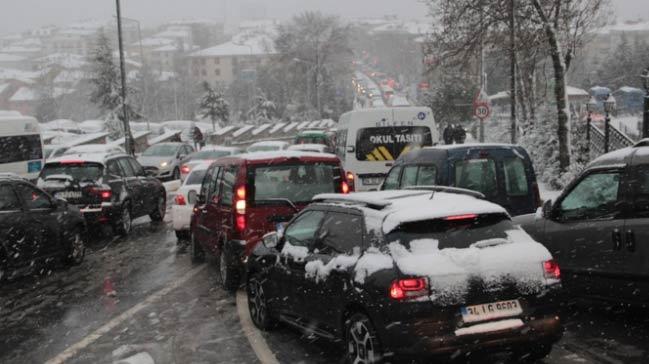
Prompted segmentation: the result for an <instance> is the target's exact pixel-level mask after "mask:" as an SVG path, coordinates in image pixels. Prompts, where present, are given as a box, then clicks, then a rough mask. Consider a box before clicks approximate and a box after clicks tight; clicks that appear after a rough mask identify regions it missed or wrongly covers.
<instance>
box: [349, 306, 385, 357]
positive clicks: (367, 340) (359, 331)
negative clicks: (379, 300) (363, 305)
mask: <svg viewBox="0 0 649 364" xmlns="http://www.w3.org/2000/svg"><path fill="white" fill-rule="evenodd" d="M382 362H383V351H382V350H381V344H380V342H379V338H378V336H377V333H376V330H375V329H374V325H373V324H372V321H371V320H370V318H369V317H367V315H365V314H363V313H355V314H353V315H352V316H351V317H350V318H349V320H347V325H346V327H345V363H347V364H352V363H366V364H378V363H382Z"/></svg>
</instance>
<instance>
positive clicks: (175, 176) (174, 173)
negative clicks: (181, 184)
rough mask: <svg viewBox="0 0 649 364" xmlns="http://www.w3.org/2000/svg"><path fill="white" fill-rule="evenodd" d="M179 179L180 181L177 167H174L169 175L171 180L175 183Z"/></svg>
mask: <svg viewBox="0 0 649 364" xmlns="http://www.w3.org/2000/svg"><path fill="white" fill-rule="evenodd" d="M179 179H180V170H179V169H178V167H176V168H174V172H173V174H172V175H171V180H172V181H176V180H179Z"/></svg>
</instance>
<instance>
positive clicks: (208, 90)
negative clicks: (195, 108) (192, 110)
mask: <svg viewBox="0 0 649 364" xmlns="http://www.w3.org/2000/svg"><path fill="white" fill-rule="evenodd" d="M203 89H204V94H203V97H202V98H201V102H200V105H199V108H200V110H201V113H202V116H203V117H204V118H209V119H210V120H211V121H212V130H216V125H217V121H218V122H219V123H218V125H219V127H220V126H221V123H223V124H227V123H228V122H229V120H230V104H229V103H228V101H227V100H225V98H224V96H223V92H222V91H221V90H220V89H214V88H213V87H212V86H210V84H209V83H207V82H203Z"/></svg>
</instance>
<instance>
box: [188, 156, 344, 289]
mask: <svg viewBox="0 0 649 364" xmlns="http://www.w3.org/2000/svg"><path fill="white" fill-rule="evenodd" d="M340 192H344V193H347V192H349V186H348V185H347V182H346V181H345V180H344V178H343V171H342V168H341V166H340V160H339V159H338V157H336V156H334V155H329V154H322V153H306V152H291V151H281V152H264V153H250V154H240V155H237V156H232V157H225V158H221V159H218V160H217V161H216V162H214V163H213V164H212V165H211V166H210V168H209V169H208V170H207V173H206V174H205V178H204V180H203V184H202V186H201V190H200V193H199V197H198V203H197V205H196V208H195V209H194V214H193V216H192V219H191V225H190V226H191V227H190V230H191V256H192V259H193V260H195V261H196V260H201V259H202V257H203V252H204V251H207V252H210V253H211V254H214V255H215V256H217V257H219V265H220V266H219V267H220V269H219V272H220V273H221V282H222V284H223V286H224V288H226V289H228V290H234V289H236V288H237V287H238V286H239V283H240V277H241V271H242V264H241V263H242V261H243V260H245V259H246V258H247V256H248V255H249V254H250V252H251V251H252V248H253V246H254V242H255V241H257V240H259V238H260V237H261V236H263V235H264V234H266V233H268V232H269V231H273V230H275V229H277V226H278V225H280V224H282V223H285V222H287V221H289V220H290V219H291V218H292V217H293V215H294V214H295V213H296V212H298V211H300V210H301V209H303V208H304V207H305V206H306V205H307V204H308V203H309V202H311V198H313V196H315V195H317V194H319V193H340Z"/></svg>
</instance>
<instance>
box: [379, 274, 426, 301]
mask: <svg viewBox="0 0 649 364" xmlns="http://www.w3.org/2000/svg"><path fill="white" fill-rule="evenodd" d="M389 294H390V298H392V299H395V300H404V299H408V298H416V297H422V296H426V295H428V294H429V289H428V279H426V278H407V279H398V280H396V281H394V282H392V284H391V285H390V292H389Z"/></svg>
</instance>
